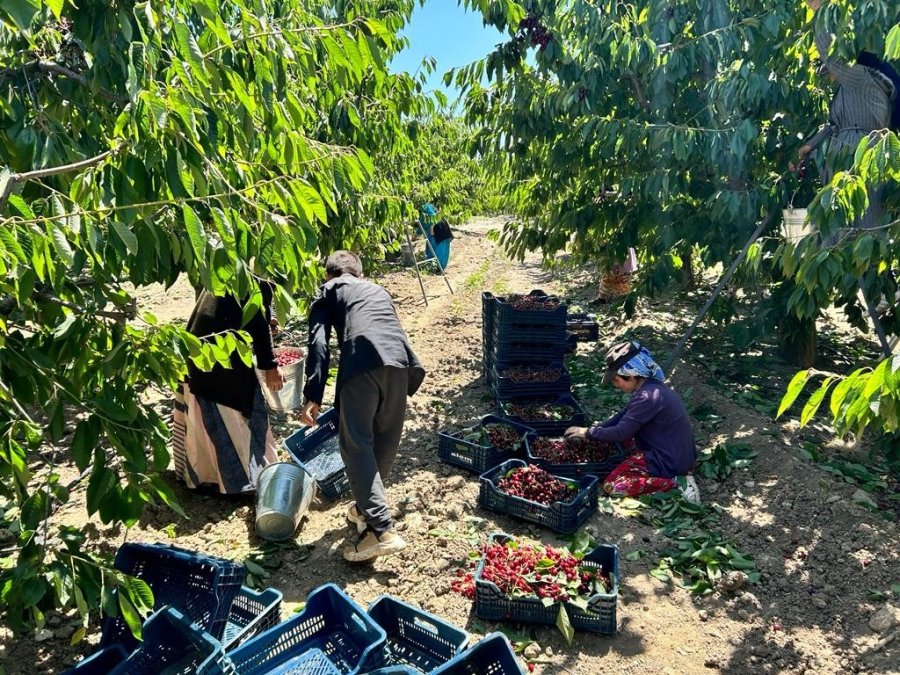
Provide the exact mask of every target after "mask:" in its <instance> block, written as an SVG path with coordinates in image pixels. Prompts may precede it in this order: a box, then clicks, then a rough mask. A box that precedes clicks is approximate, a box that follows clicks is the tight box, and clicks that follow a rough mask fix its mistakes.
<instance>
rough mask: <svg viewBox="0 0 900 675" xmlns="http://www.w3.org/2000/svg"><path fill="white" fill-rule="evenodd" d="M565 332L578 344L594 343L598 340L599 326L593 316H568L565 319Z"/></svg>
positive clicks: (583, 314) (577, 314)
mask: <svg viewBox="0 0 900 675" xmlns="http://www.w3.org/2000/svg"><path fill="white" fill-rule="evenodd" d="M566 330H567V331H568V332H570V333H573V334H574V335H575V339H576V340H577V341H578V342H596V341H597V340H598V339H600V324H598V323H597V317H596V315H594V314H585V313H583V312H578V313H575V314H569V315H568V316H567V317H566Z"/></svg>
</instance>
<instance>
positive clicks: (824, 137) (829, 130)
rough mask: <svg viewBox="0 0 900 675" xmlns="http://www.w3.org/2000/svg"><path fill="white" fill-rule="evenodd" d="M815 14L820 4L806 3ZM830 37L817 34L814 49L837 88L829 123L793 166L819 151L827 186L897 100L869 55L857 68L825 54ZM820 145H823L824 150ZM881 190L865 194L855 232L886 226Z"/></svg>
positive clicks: (884, 123)
mask: <svg viewBox="0 0 900 675" xmlns="http://www.w3.org/2000/svg"><path fill="white" fill-rule="evenodd" d="M806 4H807V5H808V6H809V8H810V9H812V10H813V11H814V12H816V11H818V10H819V8H820V7H821V6H822V0H806ZM833 40H834V36H833V35H831V34H829V33H825V32H823V31H816V34H815V41H816V48H817V49H818V51H819V58H820V59H821V61H822V68H823V69H824V71H825V72H827V73H828V75H829V77H830V78H831V80H832V81H834V82H837V83H838V88H837V91H836V92H835V95H834V98H833V99H832V101H831V105H830V106H829V109H828V121H827V123H826V124H825V126H824V127H822V129H821V130H820V131H818V132H817V133H816V134H815V135H813V136H812V137H811V138H810V139H809V140H808V141H807V142H806V143H805V144H804V145H803V146H802V147H801V148H800V150H799V151H798V154H797V158H798V162H797V163H796V164H791V168H792V169H794V170H799V169H800V167H801V166H802V165H803V164H804V162H805V161H806V159H807V158H808V157H809V156H810V154H811V153H812V152H813V151H815V150H817V149H818V148H819V147H823V150H824V152H823V157H824V168H823V172H822V180H823V181H824V183H826V184H828V183H830V182H831V179H832V178H833V177H834V175H835V173H836V172H837V171H840V170H845V169H849V168H850V167H851V166H852V164H853V155H854V153H855V152H856V147H857V146H858V145H859V142H860V140H861V139H862V138H864V137H865V136H867V135H868V134H870V133H872V132H873V131H876V130H878V129H886V128H888V127H889V126H890V124H891V110H892V100H893V99H894V97H895V96H896V95H897V91H896V87H895V85H894V83H893V82H892V81H891V79H890V78H889V77H888V76H887V75H885V74H884V73H882V72H881V71H880V70H879V66H880V60H879V59H878V58H877V57H876V56H875V55H874V54H871V53H869V52H861V53H860V54H859V55H858V57H857V62H856V63H855V64H850V63H845V62H844V61H841V60H840V59H839V58H837V57H835V56H833V55H829V50H830V49H831V45H832V42H833ZM823 144H824V145H823ZM882 193H883V189H882V188H876V189H872V188H870V189H869V208H868V209H867V211H866V213H865V214H864V215H863V216H862V217H861V218H859V219H858V220H856V221H855V222H854V223H852V227H853V228H854V229H860V230H871V229H875V228H878V227H880V226H881V225H882V224H883V222H884V208H883V205H882V201H883V196H882Z"/></svg>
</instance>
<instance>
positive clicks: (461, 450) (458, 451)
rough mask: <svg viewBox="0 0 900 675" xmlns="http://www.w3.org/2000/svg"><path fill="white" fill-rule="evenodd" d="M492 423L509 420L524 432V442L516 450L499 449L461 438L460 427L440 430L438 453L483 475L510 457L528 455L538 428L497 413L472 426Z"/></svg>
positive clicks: (508, 421)
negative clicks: (453, 429)
mask: <svg viewBox="0 0 900 675" xmlns="http://www.w3.org/2000/svg"><path fill="white" fill-rule="evenodd" d="M488 424H505V425H507V426H510V427H512V428H514V429H516V430H517V431H520V432H521V433H522V442H521V444H520V445H519V446H518V447H517V448H515V449H513V450H498V449H496V448H494V447H491V446H489V445H479V444H478V443H473V442H472V441H467V440H465V439H463V438H460V437H459V435H458V434H459V431H449V430H448V431H439V432H438V457H439V458H440V460H441V461H442V462H445V463H447V464H453V465H454V466H458V467H461V468H463V469H466V470H468V471H471V472H472V473H477V474H479V475H480V474H482V473H484V472H485V471H487V470H488V469H490V468H491V467H492V466H497V465H498V464H500V463H501V462H505V461H506V460H507V459H511V458H513V457H515V456H517V455H518V456H525V454H526V453H527V452H528V439H529V438H530V437H533V436H534V430H533V429H532V428H531V427H528V426H526V425H524V424H519V423H516V422H513V421H510V420H506V419H503V418H501V417H497V416H496V415H485V416H484V417H482V418H481V420H480V421H479V422H478V424H475V425H473V426H472V427H470V428H475V427H483V426H486V425H488Z"/></svg>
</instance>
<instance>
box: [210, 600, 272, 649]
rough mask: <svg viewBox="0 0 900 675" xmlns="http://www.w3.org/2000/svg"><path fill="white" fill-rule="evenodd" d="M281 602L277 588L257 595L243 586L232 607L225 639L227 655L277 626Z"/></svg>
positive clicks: (223, 640) (223, 641)
mask: <svg viewBox="0 0 900 675" xmlns="http://www.w3.org/2000/svg"><path fill="white" fill-rule="evenodd" d="M281 598H282V594H281V591H278V590H275V589H274V588H267V589H266V590H264V591H254V590H253V589H252V588H248V587H247V586H242V587H241V590H240V592H239V593H238V594H237V596H236V597H235V598H234V602H233V603H232V605H231V611H230V612H229V613H228V623H227V624H226V626H225V632H224V634H223V635H222V645H223V646H224V647H225V651H226V652H230V651H231V650H233V649H237V648H238V647H240V646H241V645H242V644H244V643H245V642H246V641H247V640H249V639H250V638H252V637H253V636H255V635H259V634H260V633H262V632H263V631H264V630H268V629H269V628H271V627H272V626H275V625H277V624H278V622H279V621H281Z"/></svg>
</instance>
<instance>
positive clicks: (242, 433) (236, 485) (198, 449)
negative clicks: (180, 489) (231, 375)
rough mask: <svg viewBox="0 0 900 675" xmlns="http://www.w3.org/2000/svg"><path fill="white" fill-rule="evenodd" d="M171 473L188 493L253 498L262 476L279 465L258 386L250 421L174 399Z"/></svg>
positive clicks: (186, 390) (201, 402)
mask: <svg viewBox="0 0 900 675" xmlns="http://www.w3.org/2000/svg"><path fill="white" fill-rule="evenodd" d="M172 446H173V447H172V450H173V454H174V456H175V473H176V475H177V476H178V477H179V478H180V479H181V480H183V481H184V482H185V484H186V485H187V486H188V487H189V488H196V487H199V486H200V485H214V486H216V487H218V489H219V492H221V493H222V494H236V493H241V492H253V491H254V490H255V489H256V479H257V478H258V477H259V474H260V472H261V471H262V470H263V469H264V468H265V467H266V466H268V465H269V464H271V463H272V462H277V461H278V453H277V452H276V450H275V439H274V437H273V436H272V429H271V428H270V426H269V412H268V410H267V409H266V401H265V399H264V398H263V394H262V390H261V389H260V388H259V387H258V386H257V389H256V397H255V399H254V401H253V410H252V411H251V413H250V417H249V418H247V417H244V416H243V414H241V413H240V412H239V411H237V410H235V409H234V408H229V407H227V406H224V405H221V404H218V403H213V402H212V401H209V400H207V399H205V398H203V397H200V396H195V395H194V394H192V393H191V389H190V386H189V385H188V384H187V383H184V384H182V385H181V390H180V391H178V392H176V394H175V411H174V414H173V425H172Z"/></svg>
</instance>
